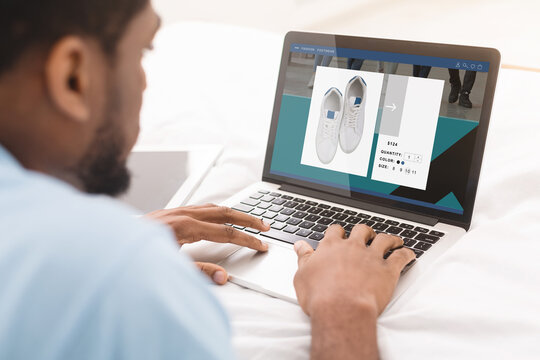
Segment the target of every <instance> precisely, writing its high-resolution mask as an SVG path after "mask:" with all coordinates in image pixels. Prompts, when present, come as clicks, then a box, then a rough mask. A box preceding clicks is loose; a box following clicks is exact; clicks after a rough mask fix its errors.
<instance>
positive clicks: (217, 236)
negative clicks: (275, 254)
mask: <svg viewBox="0 0 540 360" xmlns="http://www.w3.org/2000/svg"><path fill="white" fill-rule="evenodd" d="M194 221H195V226H194V229H193V231H195V232H196V233H197V235H196V236H197V237H198V238H199V239H201V240H208V241H213V242H218V243H231V244H236V245H240V246H245V247H248V248H250V249H253V250H257V251H267V250H268V245H267V244H265V243H263V242H262V241H261V240H259V239H257V238H256V237H253V236H251V235H248V234H247V233H245V232H243V231H238V230H236V229H234V228H233V227H232V226H228V225H220V224H212V223H207V222H204V221H197V220H194Z"/></svg>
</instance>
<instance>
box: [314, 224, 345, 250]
mask: <svg viewBox="0 0 540 360" xmlns="http://www.w3.org/2000/svg"><path fill="white" fill-rule="evenodd" d="M344 238H345V229H343V228H342V227H341V226H339V225H338V224H334V225H330V227H329V228H328V229H326V232H325V233H324V238H323V239H322V240H321V241H320V242H319V244H320V245H322V244H324V243H326V242H328V241H332V240H336V239H338V240H343V239H344ZM320 245H319V246H320Z"/></svg>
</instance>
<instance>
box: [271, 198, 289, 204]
mask: <svg viewBox="0 0 540 360" xmlns="http://www.w3.org/2000/svg"><path fill="white" fill-rule="evenodd" d="M286 202H287V200H285V199H279V198H278V199H275V200H274V201H272V204H274V205H283V204H285V203H286Z"/></svg>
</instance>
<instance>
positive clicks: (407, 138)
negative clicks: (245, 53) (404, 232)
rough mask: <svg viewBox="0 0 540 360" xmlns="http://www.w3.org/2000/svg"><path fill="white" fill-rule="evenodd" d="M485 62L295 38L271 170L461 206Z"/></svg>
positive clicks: (423, 202)
mask: <svg viewBox="0 0 540 360" xmlns="http://www.w3.org/2000/svg"><path fill="white" fill-rule="evenodd" d="M488 70H489V63H487V62H478V61H467V60H460V59H449V58H437V57H428V56H417V55H408V54H395V53H386V52H374V51H365V50H355V49H343V48H330V47H320V46H313V45H303V44H293V45H292V46H291V53H290V58H289V63H288V67H287V72H286V80H285V86H284V93H283V98H282V105H281V111H280V117H279V122H278V129H277V134H276V139H275V146H274V154H273V157H272V163H271V169H270V172H271V173H273V174H276V175H281V176H286V177H292V178H296V179H300V180H304V181H309V182H312V183H318V184H322V185H327V186H332V187H336V188H340V189H345V190H351V191H354V192H360V193H365V194H369V195H375V196H379V197H384V198H389V199H394V200H398V201H402V202H405V203H411V204H415V205H420V206H424V207H428V208H434V209H438V210H443V211H447V212H451V213H457V214H462V213H463V207H462V205H461V204H463V203H464V197H465V191H466V185H467V180H468V176H469V169H470V162H471V159H472V151H473V147H474V142H475V138H476V128H477V126H478V121H479V120H480V112H481V108H482V103H483V98H484V91H485V86H486V81H487V71H488Z"/></svg>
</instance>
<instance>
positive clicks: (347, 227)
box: [344, 224, 354, 231]
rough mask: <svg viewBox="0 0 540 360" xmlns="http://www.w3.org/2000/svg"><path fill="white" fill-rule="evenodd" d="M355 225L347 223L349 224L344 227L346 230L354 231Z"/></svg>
mask: <svg viewBox="0 0 540 360" xmlns="http://www.w3.org/2000/svg"><path fill="white" fill-rule="evenodd" d="M353 227H354V225H353V224H347V225H345V227H344V229H345V231H352V229H353Z"/></svg>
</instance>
